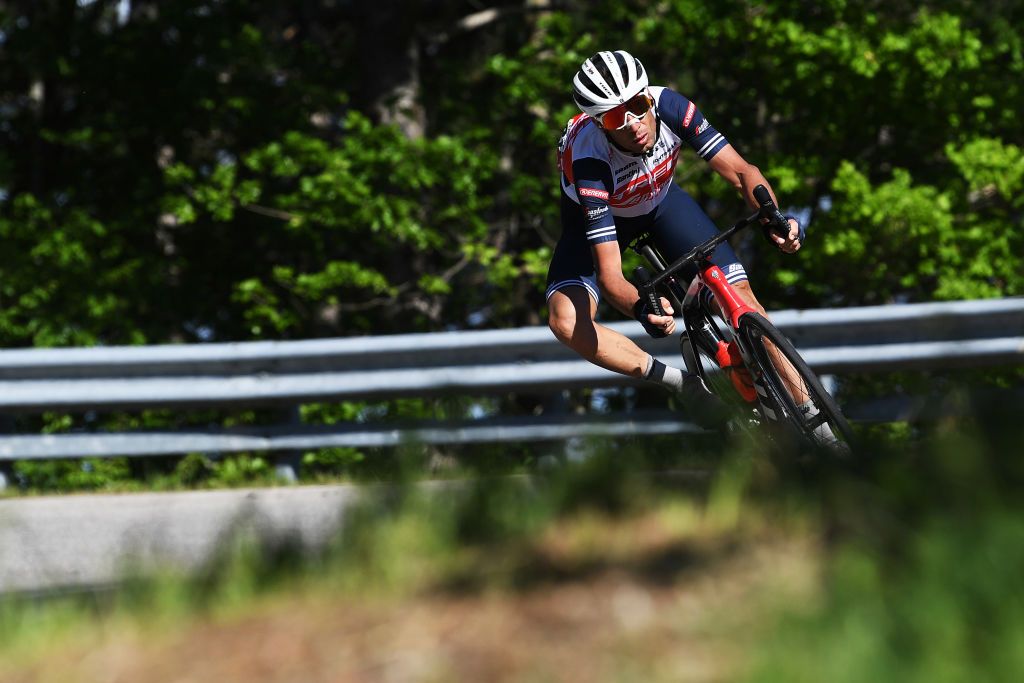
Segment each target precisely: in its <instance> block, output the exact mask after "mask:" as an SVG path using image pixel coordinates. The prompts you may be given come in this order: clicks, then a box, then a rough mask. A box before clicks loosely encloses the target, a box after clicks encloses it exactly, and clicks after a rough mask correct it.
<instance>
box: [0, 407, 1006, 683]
mask: <svg viewBox="0 0 1024 683" xmlns="http://www.w3.org/2000/svg"><path fill="white" fill-rule="evenodd" d="M963 401H964V403H965V405H964V408H965V410H964V411H963V414H964V415H965V417H960V418H945V419H942V420H940V421H938V422H936V423H934V424H930V425H920V426H918V427H917V428H915V429H914V430H912V432H907V431H904V432H903V433H900V434H898V435H893V434H879V435H877V436H876V438H874V439H871V440H869V442H868V443H867V444H866V445H865V446H864V449H863V450H862V452H861V453H859V454H858V456H859V457H858V458H856V459H854V460H851V461H848V462H835V461H826V460H822V459H815V458H799V457H793V455H792V454H790V453H779V452H776V453H767V452H765V451H764V450H763V448H760V447H759V446H758V445H757V444H751V443H745V442H737V443H735V444H732V445H731V448H729V449H728V452H729V456H728V457H727V458H726V459H725V460H724V461H723V462H722V463H721V464H720V466H718V467H716V468H715V469H714V471H713V473H711V474H710V475H709V476H706V477H694V476H693V475H692V474H691V473H689V472H687V471H685V467H682V468H680V467H679V464H680V462H691V461H678V460H677V461H673V459H672V458H671V457H670V456H666V455H664V451H663V450H661V449H659V450H658V451H656V452H657V453H659V455H656V456H652V455H650V452H649V451H648V450H646V449H645V447H644V445H643V444H640V443H635V444H633V445H632V446H631V447H629V446H626V447H623V446H621V445H620V446H619V448H617V449H614V450H609V451H607V452H604V453H601V452H598V453H596V454H595V455H594V456H592V457H591V458H589V459H588V460H586V461H584V462H580V463H563V464H561V465H558V466H553V467H550V468H548V469H545V470H541V471H538V472H537V473H536V475H535V476H533V477H530V478H526V477H522V476H504V473H502V474H503V476H497V473H500V469H499V470H498V472H493V471H492V472H479V473H478V475H477V476H475V477H472V476H468V473H464V474H466V475H467V476H464V477H463V478H462V482H463V483H462V485H459V486H455V485H453V484H437V483H435V484H433V485H432V486H433V489H429V490H430V493H425V492H424V489H423V487H416V486H407V485H399V486H395V487H392V488H389V489H387V490H386V492H382V494H381V495H379V496H376V497H373V498H372V499H369V500H368V501H367V503H366V505H365V506H364V507H362V508H361V509H360V510H359V511H358V513H357V514H354V515H352V516H351V517H350V518H349V519H350V523H349V524H348V525H347V527H346V529H344V531H343V533H342V534H341V535H340V536H339V537H338V539H337V541H336V543H335V544H333V545H332V546H331V547H329V548H326V549H325V550H324V552H322V553H321V554H319V555H317V556H315V557H310V556H308V555H303V554H302V553H300V552H298V550H297V549H296V548H294V547H288V546H287V545H277V546H265V545H260V544H258V543H256V542H254V541H253V540H252V539H249V540H246V539H243V538H240V539H237V541H236V543H235V544H234V545H232V546H231V547H228V548H225V552H224V553H223V555H222V557H220V558H219V559H218V561H217V562H214V563H212V564H211V565H210V566H209V567H208V568H207V569H206V571H205V572H202V573H201V574H200V575H198V576H194V577H187V578H181V577H177V578H175V577H165V578H163V579H147V580H138V581H135V582H130V583H128V584H126V585H125V586H123V587H121V588H120V589H118V590H115V591H112V592H110V593H107V594H103V595H91V596H79V597H77V598H74V599H72V598H65V599H61V600H57V599H51V600H45V601H21V602H10V601H8V602H7V603H6V604H4V605H3V606H2V607H0V656H2V662H3V663H0V678H2V679H3V680H5V681H6V680H12V681H17V680H91V679H90V678H89V676H90V675H91V674H93V673H96V672H97V671H99V670H100V669H103V670H109V671H113V672H119V673H120V675H122V677H123V678H124V677H128V678H124V679H125V680H128V679H131V678H130V675H131V674H132V672H136V673H137V672H145V671H148V672H149V674H148V675H145V676H143V677H144V678H145V679H146V680H181V679H185V678H188V677H189V676H191V677H192V678H193V679H196V680H213V679H220V680H255V681H271V680H289V679H288V678H287V676H289V675H291V676H292V679H291V680H304V679H305V680H318V677H319V679H327V680H388V679H391V680H394V679H396V678H397V679H399V680H416V681H421V680H422V681H433V680H510V681H511V680H515V681H519V680H522V681H533V680H555V681H560V680H607V681H615V680H645V681H662V680H664V681H669V680H750V681H768V680H771V681H775V680H787V681H791V680H792V681H800V680H814V681H820V680H829V681H833V680H834V681H868V680H871V681H875V680H901V681H903V680H910V681H914V680H922V681H924V680H928V681H934V680H941V681H959V680H972V681H973V680H1017V679H1019V678H1020V677H1021V675H1022V674H1024V656H1022V655H1021V654H1020V653H1021V652H1024V647H1022V645H1024V598H1021V596H1024V585H1022V584H1024V515H1022V514H1021V512H1022V509H1021V508H1022V507H1024V500H1022V499H1021V497H1020V494H1019V492H1020V490H1021V485H1022V484H1024V461H1021V460H1020V459H1019V457H1018V456H1017V453H1018V452H1019V443H1020V442H1021V437H1024V419H1022V417H1024V414H1022V411H1021V409H1020V407H1019V406H1015V405H1008V404H1001V405H1000V404H996V405H993V404H989V403H986V402H985V401H984V400H983V399H977V398H972V397H970V396H965V397H964V398H963ZM598 450H599V449H598ZM401 471H402V473H403V475H402V476H401V477H399V480H400V481H402V482H403V483H405V484H411V483H415V482H416V481H417V480H418V479H419V478H418V477H416V476H414V474H415V468H412V469H409V468H408V467H405V466H403V468H402V470H401ZM245 642H248V643H250V644H252V643H259V644H261V645H258V646H255V647H254V646H252V645H250V646H249V647H244V646H241V645H240V644H241V643H245ZM352 643H356V644H358V647H356V646H355V645H352ZM233 647H234V649H232V648H233ZM235 650H241V651H240V652H236V653H235V654H232V653H233V652H235ZM183 651H189V652H195V653H197V654H196V656H195V657H189V658H188V661H187V662H182V661H181V658H180V657H179V658H178V659H177V660H175V656H176V654H175V653H178V654H179V655H180V653H181V652H183ZM90 652H92V653H95V656H92V658H91V659H90V657H87V656H86V654H84V653H90ZM296 652H298V653H299V654H296ZM337 653H341V654H337ZM432 653H433V654H432ZM175 661H178V666H180V667H185V668H184V669H175V664H174V662H175ZM83 662H85V663H86V664H88V666H85V665H84V664H83ZM254 662H255V663H254ZM257 664H258V666H257ZM90 667H93V668H90ZM183 672H184V673H183ZM139 675H142V674H139ZM296 676H298V678H296ZM176 677H177V678H176Z"/></svg>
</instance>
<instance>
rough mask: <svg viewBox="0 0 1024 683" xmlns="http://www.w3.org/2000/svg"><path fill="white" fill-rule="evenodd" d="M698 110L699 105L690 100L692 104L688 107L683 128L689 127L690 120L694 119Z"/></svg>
mask: <svg viewBox="0 0 1024 683" xmlns="http://www.w3.org/2000/svg"><path fill="white" fill-rule="evenodd" d="M696 112H697V105H696V104H694V103H693V102H690V106H689V107H687V108H686V116H684V117H683V128H688V127H689V125H690V121H693V115H694V114H695V113H696Z"/></svg>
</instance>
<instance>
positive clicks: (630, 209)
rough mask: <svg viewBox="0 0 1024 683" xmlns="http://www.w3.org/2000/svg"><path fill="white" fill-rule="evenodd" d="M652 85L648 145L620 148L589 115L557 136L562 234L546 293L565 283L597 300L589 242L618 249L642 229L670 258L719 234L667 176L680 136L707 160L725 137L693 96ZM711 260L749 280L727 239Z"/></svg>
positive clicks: (686, 274)
mask: <svg viewBox="0 0 1024 683" xmlns="http://www.w3.org/2000/svg"><path fill="white" fill-rule="evenodd" d="M650 91H651V94H652V95H653V96H654V98H655V102H656V103H657V108H656V110H655V113H656V114H657V116H658V121H657V128H656V133H655V134H656V136H657V138H656V140H655V144H654V146H653V147H652V148H651V150H650V151H648V152H646V153H633V152H626V151H624V150H622V149H619V148H618V147H616V146H615V145H614V144H613V143H612V142H611V140H610V139H609V138H608V136H607V135H606V134H605V132H604V131H603V130H601V129H600V128H599V127H598V126H597V125H596V124H595V123H594V121H593V120H591V119H590V117H589V116H587V115H586V114H580V115H578V116H576V117H574V118H573V119H572V120H570V121H569V124H568V126H566V129H565V131H564V132H563V134H562V138H561V140H559V143H558V160H559V166H560V167H561V171H562V181H561V183H562V207H561V216H562V236H561V238H560V239H559V241H558V245H557V246H556V247H555V253H554V255H553V256H552V259H551V265H550V267H549V269H548V278H547V285H548V286H547V292H546V296H547V297H550V296H551V295H552V294H553V293H554V292H556V291H559V290H561V289H566V288H568V287H583V288H584V289H586V290H587V291H588V292H589V293H590V295H591V296H592V297H593V298H594V299H595V300H598V301H599V300H600V289H599V288H598V282H597V273H596V271H595V268H594V263H593V256H592V253H591V247H592V246H593V245H594V244H600V243H602V242H610V241H613V240H619V249H620V250H622V249H625V248H626V246H627V245H628V244H629V242H631V241H632V240H633V239H634V238H636V237H638V236H639V235H641V234H645V233H646V234H649V235H651V237H652V238H653V239H654V242H655V245H656V246H657V248H658V250H659V252H661V254H662V255H663V256H664V257H665V258H666V259H667V260H668V261H669V262H671V261H674V260H675V259H676V258H678V257H680V256H682V255H683V254H685V253H686V252H688V251H689V250H690V249H691V248H693V247H694V246H696V245H697V244H700V243H701V242H704V241H705V240H707V239H708V238H710V237H712V236H714V235H716V234H717V233H718V228H717V226H715V224H714V222H713V221H712V220H711V219H710V218H708V216H707V215H706V214H705V213H704V211H703V210H702V209H701V208H700V206H699V205H698V204H697V202H695V201H694V200H693V198H692V197H690V196H689V195H688V194H686V192H684V191H683V190H682V189H681V188H679V187H678V186H677V185H674V184H673V183H672V174H673V172H674V171H675V167H676V161H677V159H678V157H679V150H680V149H681V147H682V143H683V142H684V141H685V142H686V143H687V144H689V145H690V146H691V147H692V148H693V149H694V150H695V151H696V152H697V154H698V155H699V156H700V157H701V158H702V159H704V160H705V161H710V160H711V159H712V158H713V157H714V156H715V155H716V154H717V153H718V152H720V151H721V150H722V148H723V147H725V146H726V145H727V144H729V143H728V142H727V141H726V139H725V137H724V136H722V134H720V133H719V132H718V131H717V130H715V129H714V127H712V126H711V124H710V123H708V121H707V120H706V119H705V118H704V116H703V115H702V114H701V113H700V111H698V109H697V107H696V105H694V103H693V102H691V101H689V100H688V99H686V98H685V97H683V96H682V95H680V94H679V93H677V92H675V91H673V90H669V89H668V88H662V87H652V88H650ZM711 261H712V262H713V263H715V264H716V265H717V266H719V267H720V268H721V269H722V270H723V271H724V272H725V274H726V279H727V280H728V281H729V282H730V283H731V284H735V283H737V282H741V281H743V280H746V279H747V274H746V271H745V269H744V268H743V265H742V264H741V263H740V262H739V259H738V258H737V257H736V253H735V252H734V251H733V249H732V247H731V246H729V244H728V243H723V244H720V245H719V246H718V247H717V248H716V249H715V251H714V253H713V254H712V256H711ZM696 270H697V267H696V265H691V266H689V267H688V268H686V269H684V271H683V273H682V274H681V277H683V278H687V279H688V278H692V277H693V276H694V275H695V274H696Z"/></svg>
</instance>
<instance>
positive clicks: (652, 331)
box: [633, 297, 676, 339]
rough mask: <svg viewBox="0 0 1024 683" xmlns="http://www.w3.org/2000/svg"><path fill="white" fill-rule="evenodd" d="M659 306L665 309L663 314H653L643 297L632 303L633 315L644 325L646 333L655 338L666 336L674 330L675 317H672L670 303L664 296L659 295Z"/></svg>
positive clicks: (672, 311)
mask: <svg viewBox="0 0 1024 683" xmlns="http://www.w3.org/2000/svg"><path fill="white" fill-rule="evenodd" d="M661 308H662V309H663V310H664V311H665V315H655V314H654V313H652V312H651V310H650V307H649V306H648V305H647V302H645V301H644V300H643V299H640V300H638V301H637V302H636V303H635V304H634V305H633V316H634V317H635V318H636V319H637V320H639V321H640V324H641V325H643V326H644V330H646V331H647V334H649V335H651V336H652V337H654V338H655V339H658V338H661V337H667V336H668V335H670V334H672V333H673V332H675V330H676V319H675V318H673V317H672V314H673V313H675V311H674V310H673V308H672V304H670V303H669V302H668V299H666V298H665V297H661Z"/></svg>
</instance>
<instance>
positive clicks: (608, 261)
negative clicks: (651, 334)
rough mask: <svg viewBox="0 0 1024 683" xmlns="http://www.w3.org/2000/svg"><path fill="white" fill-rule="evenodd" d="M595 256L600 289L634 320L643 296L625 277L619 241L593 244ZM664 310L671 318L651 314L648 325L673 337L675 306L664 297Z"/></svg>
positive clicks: (610, 301)
mask: <svg viewBox="0 0 1024 683" xmlns="http://www.w3.org/2000/svg"><path fill="white" fill-rule="evenodd" d="M590 250H591V254H592V255H593V258H594V268H595V269H596V271H597V285H598V287H600V288H601V293H602V294H603V295H604V297H605V299H607V300H608V302H609V303H610V304H611V305H612V306H614V307H615V308H616V310H618V311H620V312H622V313H623V314H625V315H627V316H629V317H633V315H634V310H633V305H634V304H636V302H637V299H639V298H640V292H638V291H637V288H636V287H634V286H633V284H632V283H631V282H630V281H629V280H627V279H626V277H625V275H623V274H622V254H621V252H619V242H618V240H614V241H608V242H601V243H599V244H591V246H590ZM661 307H662V308H663V309H665V313H666V314H667V315H654V314H653V313H648V314H647V322H648V323H649V324H650V325H653V326H654V327H659V328H662V329H663V330H664V332H665V333H667V334H671V333H672V331H673V330H674V327H675V326H674V324H673V321H672V314H673V313H674V311H673V310H672V306H671V304H669V302H668V299H666V298H665V297H661Z"/></svg>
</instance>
